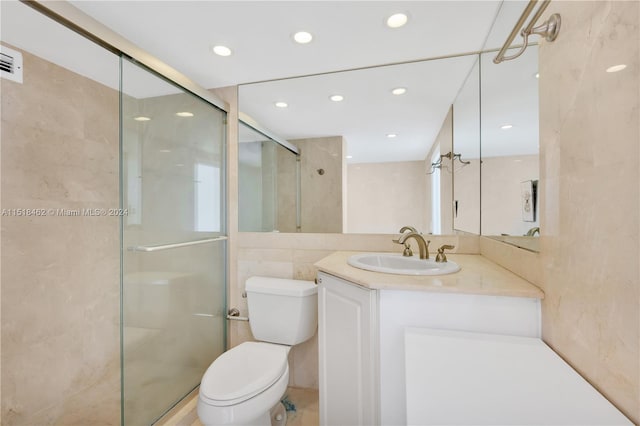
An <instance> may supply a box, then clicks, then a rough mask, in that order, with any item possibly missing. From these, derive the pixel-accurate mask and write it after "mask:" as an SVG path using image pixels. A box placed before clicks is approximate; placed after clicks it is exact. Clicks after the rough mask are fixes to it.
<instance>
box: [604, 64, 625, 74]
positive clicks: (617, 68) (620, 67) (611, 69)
mask: <svg viewBox="0 0 640 426" xmlns="http://www.w3.org/2000/svg"><path fill="white" fill-rule="evenodd" d="M626 67H627V66H626V65H625V64H620V65H614V66H612V67H609V68H607V72H618V71H622V70H623V69H625V68H626Z"/></svg>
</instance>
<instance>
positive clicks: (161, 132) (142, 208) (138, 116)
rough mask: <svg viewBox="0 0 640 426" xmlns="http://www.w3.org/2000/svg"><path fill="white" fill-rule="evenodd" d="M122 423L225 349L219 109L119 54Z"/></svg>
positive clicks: (169, 396)
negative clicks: (122, 212)
mask: <svg viewBox="0 0 640 426" xmlns="http://www.w3.org/2000/svg"><path fill="white" fill-rule="evenodd" d="M121 64H122V73H121V115H122V116H121V123H122V124H121V126H122V128H121V131H122V155H121V161H122V172H121V179H122V181H121V196H122V208H123V209H124V213H125V215H124V216H123V220H122V242H123V250H122V256H123V259H122V303H121V306H122V321H121V324H122V374H123V377H122V387H123V388H122V392H123V397H122V401H123V403H122V404H123V408H122V415H123V419H122V421H123V424H124V425H142V424H151V423H152V422H154V421H155V420H157V419H158V418H159V417H161V416H162V415H163V414H164V413H165V412H166V411H167V410H168V409H169V408H171V407H172V406H173V405H174V404H175V403H177V402H178V401H180V400H181V399H182V398H183V397H184V396H185V395H187V394H188V393H189V392H190V391H191V390H193V389H194V388H195V387H196V386H197V385H198V384H199V383H200V379H201V378H202V375H203V374H204V372H205V370H206V369H207V367H208V366H209V364H210V363H211V362H212V361H213V360H214V359H215V358H216V357H217V356H218V355H220V354H221V353H222V352H223V351H224V349H225V340H226V336H225V326H224V324H225V322H224V311H225V282H226V270H225V264H226V229H225V224H226V220H225V211H226V206H225V193H224V187H225V186H224V176H225V112H224V111H221V110H219V109H217V108H216V107H214V106H212V105H210V104H209V103H207V102H205V101H203V100H202V99H200V98H198V97H196V96H194V95H192V94H190V93H188V92H186V91H184V90H182V89H181V88H179V87H177V86H174V85H173V84H171V83H168V82H167V81H166V80H164V79H162V78H161V77H159V76H157V75H156V74H154V73H152V72H150V71H148V70H146V69H145V68H142V67H140V66H138V65H136V64H135V63H133V62H131V61H129V60H127V59H125V58H123V59H122V62H121Z"/></svg>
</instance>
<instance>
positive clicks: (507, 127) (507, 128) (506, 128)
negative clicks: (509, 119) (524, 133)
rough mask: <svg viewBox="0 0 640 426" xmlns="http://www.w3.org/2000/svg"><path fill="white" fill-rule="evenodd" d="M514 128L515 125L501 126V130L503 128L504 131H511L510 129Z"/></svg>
mask: <svg viewBox="0 0 640 426" xmlns="http://www.w3.org/2000/svg"><path fill="white" fill-rule="evenodd" d="M512 127H513V125H511V124H505V125H503V126H500V128H501V129H502V130H509V129H510V128H512Z"/></svg>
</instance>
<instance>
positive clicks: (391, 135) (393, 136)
mask: <svg viewBox="0 0 640 426" xmlns="http://www.w3.org/2000/svg"><path fill="white" fill-rule="evenodd" d="M397 136H398V135H396V134H395V133H387V137H388V138H389V139H393V138H395V137H397Z"/></svg>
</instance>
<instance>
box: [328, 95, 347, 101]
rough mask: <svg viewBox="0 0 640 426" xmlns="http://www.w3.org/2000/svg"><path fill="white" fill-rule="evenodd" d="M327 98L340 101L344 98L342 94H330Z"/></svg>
mask: <svg viewBox="0 0 640 426" xmlns="http://www.w3.org/2000/svg"><path fill="white" fill-rule="evenodd" d="M329 99H331V100H332V101H333V102H342V101H343V100H344V96H342V95H332V96H329Z"/></svg>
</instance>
